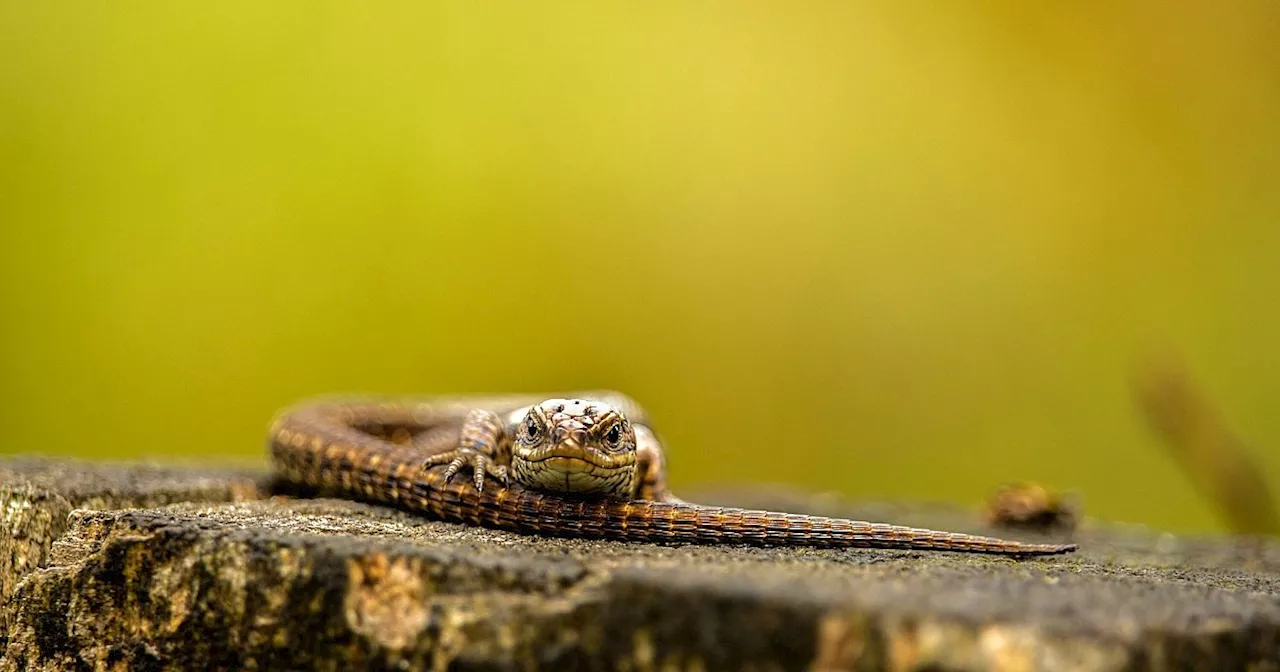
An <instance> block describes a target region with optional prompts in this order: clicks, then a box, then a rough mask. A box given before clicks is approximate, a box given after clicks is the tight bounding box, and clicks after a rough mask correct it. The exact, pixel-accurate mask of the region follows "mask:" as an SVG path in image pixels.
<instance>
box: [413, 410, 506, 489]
mask: <svg viewBox="0 0 1280 672" xmlns="http://www.w3.org/2000/svg"><path fill="white" fill-rule="evenodd" d="M440 464H448V465H449V466H448V468H446V469H445V472H444V480H445V482H446V483H447V482H449V481H450V480H452V479H453V477H454V476H456V475H457V474H458V471H459V470H461V469H462V468H463V467H470V468H471V471H472V479H473V481H474V482H475V485H476V490H480V491H483V490H484V477H485V474H488V475H490V476H493V477H494V478H496V479H498V480H499V481H501V482H502V483H504V484H505V483H506V482H507V476H508V467H509V466H510V465H511V435H510V432H508V431H507V426H506V422H505V421H504V420H503V419H502V416H500V415H498V414H497V413H494V412H493V411H491V410H488V409H483V408H475V409H472V410H471V411H470V412H469V413H468V414H467V417H466V420H464V421H463V422H462V427H461V429H460V430H459V431H458V433H457V443H456V444H455V447H454V448H452V449H450V450H445V451H442V452H437V453H434V454H431V455H428V456H427V457H426V458H424V459H423V460H422V468H423V469H427V468H430V467H434V466H436V465H440Z"/></svg>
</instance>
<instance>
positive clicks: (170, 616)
mask: <svg viewBox="0 0 1280 672" xmlns="http://www.w3.org/2000/svg"><path fill="white" fill-rule="evenodd" d="M58 473H60V474H62V476H61V477H54V476H51V475H52V474H58ZM76 474H78V475H76ZM131 489H132V492H131ZM270 495H271V490H270V486H269V479H268V478H266V477H265V476H264V474H262V473H261V472H252V471H249V472H218V471H202V470H198V469H188V470H173V469H155V468H142V467H139V468H136V469H135V468H131V467H100V466H95V465H92V464H86V463H68V462H49V461H36V462H31V461H25V462H17V461H11V462H7V463H6V462H0V496H2V497H3V498H4V499H3V500H2V501H3V502H4V503H5V504H6V509H5V511H6V517H5V531H6V537H5V538H4V539H3V540H0V543H3V550H4V554H3V555H0V562H2V561H4V560H5V558H9V560H8V564H7V565H6V566H3V567H0V570H3V572H4V574H3V576H0V587H7V588H6V592H5V593H3V596H4V597H6V598H7V599H6V602H5V606H4V621H3V622H4V624H5V627H4V630H3V631H0V647H3V648H0V650H2V651H3V653H4V657H3V659H2V660H0V669H3V670H20V669H106V668H248V669H255V668H256V669H298V668H306V669H312V668H315V669H354V668H395V669H406V668H408V669H412V668H425V669H434V668H445V667H454V668H458V667H462V668H471V667H479V668H504V669H505V668H535V667H538V668H549V669H577V668H616V669H631V670H645V669H658V668H665V669H707V670H712V669H804V668H810V669H866V670H876V669H896V670H912V669H930V670H969V669H973V670H979V669H982V670H985V669H1007V670H1035V669H1044V670H1068V669H1071V670H1078V669H1101V670H1130V669H1238V668H1245V667H1248V666H1250V665H1252V666H1253V668H1252V669H1255V670H1267V669H1273V670H1274V669H1280V666H1277V665H1276V663H1275V661H1276V656H1277V653H1276V652H1277V649H1278V648H1280V600H1278V599H1277V594H1278V591H1280V572H1278V571H1277V570H1280V544H1277V543H1276V542H1274V541H1270V540H1258V539H1242V538H1203V539H1195V540H1191V539H1183V538H1179V537H1175V536H1172V535H1163V534H1158V533H1153V532H1150V531H1147V530H1144V529H1141V528H1117V527H1107V526H1101V525H1097V524H1093V525H1090V524H1088V523H1087V522H1086V526H1085V529H1083V530H1082V531H1081V532H1080V533H1079V534H1078V535H1077V541H1079V542H1080V543H1081V545H1082V551H1081V552H1080V553H1078V554H1076V555H1072V556H1064V557H1055V558H1048V559H1041V560H1024V561H1017V560H1009V559H1004V558H998V557H995V558H993V557H985V556H973V555H962V554H949V553H938V554H929V553H918V552H901V551H872V550H814V549H758V548H740V547H727V548H715V547H698V546H659V545H652V544H628V543H615V542H593V541H580V540H579V541H575V540H564V539H548V538H539V537H534V536H524V535H518V534H512V533H507V532H502V531H496V530H486V529H478V528H472V527H467V526H463V525H455V524H449V523H442V522H437V521H430V520H425V519H422V518H420V517H417V516H414V515H411V514H408V513H405V512H400V511H396V510H392V509H387V508H383V507H377V506H370V505H365V504H359V503H354V502H345V501H339V500H328V499H314V500H308V499H295V498H287V497H277V496H270ZM692 498H694V497H691V499H692ZM696 499H697V501H702V500H704V499H705V500H706V501H716V502H717V503H725V504H737V505H748V506H755V505H767V506H768V507H770V508H783V509H791V510H796V511H800V512H813V513H823V514H836V515H849V516H853V517H861V518H868V519H876V520H889V521H892V522H897V523H904V524H913V525H922V526H931V527H942V528H945V529H956V530H960V531H973V532H991V530H985V529H983V528H982V527H981V526H980V524H979V523H978V516H977V514H976V513H974V512H969V511H961V510H957V509H953V508H947V507H939V506H897V507H894V506H887V505H871V504H868V505H852V504H848V503H842V502H840V501H838V500H834V499H830V498H827V499H815V498H808V497H799V496H788V495H777V494H775V495H772V496H766V495H764V494H760V493H755V494H738V493H720V494H718V495H715V496H714V497H712V496H709V495H704V496H703V497H699V498H696ZM125 506H128V507H134V508H127V509H126V508H121V507H125ZM14 558H21V561H18V560H14Z"/></svg>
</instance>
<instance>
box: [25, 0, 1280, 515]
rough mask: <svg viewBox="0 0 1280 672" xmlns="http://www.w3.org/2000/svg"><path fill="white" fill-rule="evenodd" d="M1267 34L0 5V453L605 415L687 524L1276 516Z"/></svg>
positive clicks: (1264, 4) (1068, 10) (959, 12)
mask: <svg viewBox="0 0 1280 672" xmlns="http://www.w3.org/2000/svg"><path fill="white" fill-rule="evenodd" d="M1278 120H1280V4H1277V3H1275V2H1274V1H1271V0H1259V1H1256V2H1238V3H1226V4H1221V5H1214V4H1205V3H1189V2H1188V3H1173V4H1170V3H1164V2H1155V1H1154V0H1149V1H1145V2H1128V3H1125V2H1122V3H1118V4H1116V3H1082V4H1073V5H1066V6H1028V5H1023V4H1021V3H1003V4H997V5H982V6H978V5H972V4H967V3H933V4H919V3H900V2H884V3H811V4H801V5H792V4H787V3H685V2H678V3H657V4H654V3H588V2H580V3H568V2H547V3H531V2H519V3H496V4H495V3H487V4H486V3H481V4H476V3H462V2H457V3H438V2H424V3H402V4H401V3H397V4H391V5H388V4H380V3H374V4H366V3H323V2H321V3H317V2H308V3H301V2H273V3H256V2H241V1H236V2H221V3H205V4H197V3H173V2H137V3H79V2H73V3H41V2H18V1H17V0H3V1H0V287H2V289H0V311H2V312H0V315H3V318H0V325H3V338H2V339H0V353H2V354H0V385H2V387H0V402H2V404H0V408H3V411H0V423H2V429H3V437H4V438H3V440H2V441H0V453H25V452H43V453H50V454H74V455H80V456H86V457H93V458H103V459H106V458H112V459H114V458H134V457H155V456H163V457H165V458H169V459H192V458H199V459H226V460H235V461H241V462H243V461H245V460H252V459H257V458H259V457H260V456H261V454H262V450H263V446H262V442H263V435H264V429H265V427H266V424H267V422H268V421H269V419H270V417H271V415H272V413H273V412H274V411H275V410H276V409H277V408H279V407H281V406H283V405H285V404H288V403H291V402H293V401H296V400H298V399H299V398H302V397H306V396H310V395H314V394H321V393H333V392H344V391H350V392H378V393H411V392H415V393H448V392H484V391H540V390H560V389H567V388H568V389H572V388H581V387H601V386H607V387H615V388H620V389H623V390H626V391H628V392H630V393H632V394H633V395H635V396H637V397H639V398H640V399H641V400H643V401H645V402H647V404H648V405H649V406H651V407H652V410H653V415H654V416H655V417H656V420H657V423H658V426H659V429H660V431H662V433H663V435H664V438H666V440H667V442H668V443H669V444H670V446H671V448H670V450H671V455H670V458H669V460H670V464H671V467H672V471H673V480H674V483H675V486H676V487H677V488H678V489H681V488H683V489H689V488H694V487H697V486H699V485H708V484H712V483H715V484H726V483H734V484H741V483H760V482H766V483H789V484H793V485H796V486H800V487H805V488H810V489H821V490H832V491H838V492H840V493H843V494H846V495H849V496H866V497H901V498H926V499H946V500H955V501H960V502H965V503H977V502H978V501H980V500H981V498H982V497H984V496H985V494H986V493H988V492H990V491H991V490H992V489H993V488H994V487H995V486H996V485H997V484H999V483H1002V482H1005V481H1011V480H1022V479H1032V480H1037V481H1041V482H1044V483H1046V484H1049V485H1051V486H1053V487H1058V488H1070V489H1075V490H1077V491H1079V492H1080V493H1081V496H1082V499H1083V502H1084V505H1085V508H1086V511H1087V512H1088V513H1091V514H1094V515H1098V516H1102V517H1105V518H1113V519H1121V520H1129V521H1135V522H1145V523H1151V524H1154V525H1158V526H1162V527H1170V528H1174V529H1214V528H1217V527H1219V526H1220V525H1221V523H1220V522H1219V520H1218V519H1217V518H1216V517H1215V514H1214V510H1213V508H1212V506H1211V505H1210V503H1208V502H1205V501H1204V500H1203V499H1202V498H1201V497H1200V496H1199V495H1198V494H1197V492H1196V491H1195V490H1194V489H1193V488H1192V487H1191V486H1190V484H1189V481H1188V479H1187V478H1186V476H1185V475H1184V474H1182V473H1181V472H1180V471H1179V470H1178V468H1177V467H1176V466H1175V464H1174V463H1173V461H1172V460H1171V459H1170V457H1169V456H1168V455H1167V454H1166V453H1165V452H1164V451H1163V449H1162V448H1161V447H1160V446H1159V445H1158V444H1157V443H1156V442H1155V441H1154V440H1153V439H1152V438H1151V437H1150V436H1149V434H1148V432H1147V431H1146V430H1145V428H1144V426H1143V425H1142V423H1141V421H1140V419H1139V418H1138V417H1137V416H1136V415H1135V413H1134V409H1133V404H1132V399H1131V395H1130V390H1129V386H1128V380H1129V375H1130V373H1131V371H1132V368H1133V366H1134V364H1135V362H1136V361H1138V360H1140V359H1141V358H1142V357H1144V356H1146V355H1147V354H1148V353H1150V352H1152V351H1158V352H1162V353H1168V352H1173V353H1177V354H1176V356H1177V357H1179V358H1180V359H1181V361H1184V362H1185V363H1186V364H1187V366H1188V367H1189V368H1190V369H1191V370H1192V371H1194V372H1195V374H1196V376H1197V378H1198V379H1199V380H1200V381H1201V383H1202V384H1203V386H1204V389H1205V393H1206V394H1208V395H1209V396H1210V397H1212V398H1213V399H1214V400H1215V401H1216V403H1218V404H1219V406H1220V409H1221V411H1222V412H1223V415H1224V416H1225V417H1226V418H1227V419H1228V421H1229V422H1230V423H1231V425H1232V426H1233V427H1234V428H1236V429H1237V430H1238V431H1239V432H1240V434H1241V436H1242V437H1244V438H1245V439H1246V440H1247V442H1248V445H1249V446H1250V447H1251V449H1252V450H1254V451H1255V454H1256V456H1257V458H1258V460H1259V464H1260V465H1261V469H1263V470H1264V471H1265V472H1266V477H1267V479H1268V480H1269V481H1271V482H1272V483H1277V484H1280V412H1277V409H1280V355H1277V344H1280V310H1277V307H1278V306H1280V270H1278V268H1280V178H1278V177H1277V176H1278V175H1280V123H1277V121H1278Z"/></svg>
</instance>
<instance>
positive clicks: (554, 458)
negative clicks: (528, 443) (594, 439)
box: [515, 442, 630, 469]
mask: <svg viewBox="0 0 1280 672" xmlns="http://www.w3.org/2000/svg"><path fill="white" fill-rule="evenodd" d="M515 456H516V457H517V458H519V459H522V460H524V461H525V462H530V463H540V464H541V465H542V466H544V467H549V468H553V469H554V468H565V469H575V468H576V469H581V468H583V467H588V468H590V467H594V468H597V469H619V468H622V467H626V466H628V465H629V464H630V462H628V461H627V460H622V459H619V457H621V456H618V455H608V454H605V453H604V452H602V451H600V450H598V449H596V448H594V447H591V446H584V445H581V444H577V443H567V442H566V443H559V444H556V445H554V446H548V447H545V448H534V449H528V448H520V447H517V448H516V450H515Z"/></svg>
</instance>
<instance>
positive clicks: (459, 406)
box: [270, 392, 1076, 556]
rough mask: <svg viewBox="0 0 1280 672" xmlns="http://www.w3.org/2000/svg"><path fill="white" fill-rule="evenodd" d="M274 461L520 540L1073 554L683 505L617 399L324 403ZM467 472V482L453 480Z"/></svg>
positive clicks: (334, 485) (301, 421) (297, 473)
mask: <svg viewBox="0 0 1280 672" xmlns="http://www.w3.org/2000/svg"><path fill="white" fill-rule="evenodd" d="M270 451H271V457H272V461H273V463H274V465H275V468H276V470H277V472H278V473H279V474H280V475H281V476H282V477H283V478H284V479H286V480H288V481H291V482H295V483H298V484H302V485H307V486H311V487H315V488H319V489H320V490H322V491H324V492H328V493H336V494H339V495H342V496H347V497H352V498H355V499H362V500H366V501H371V502H377V503H383V504H391V505H395V506H400V507H403V508H406V509H409V510H412V511H417V512H421V513H425V514H428V515H430V516H433V517H436V518H439V519H443V520H449V521H455V522H463V523H470V524H473V525H484V526H490V527H497V528H502V529H507V530H512V531H515V532H522V533H533V534H545V535H552V536H570V537H588V538H605V539H615V540H620V541H648V542H692V543H704V544H706V543H738V544H752V545H759V546H822V547H848V548H896V549H907V550H928V551H961V552H970V553H994V554H1001V555H1010V556H1031V555H1053V554H1058V553H1069V552H1071V551H1074V550H1075V549H1076V546H1075V545H1074V544H1031V543H1022V542H1017V541H1006V540H1003V539H995V538H992V537H981V536H975V535H969V534H960V533H955V532H939V531H934V530H924V529H917V528H910V527H901V526H897V525H887V524H883V523H868V522H862V521H856V520H843V519H839V518H826V517H820V516H805V515H797V514H789V513H774V512H770V511H752V510H746V509H734V508H723V507H714V506H702V505H698V504H690V503H687V502H683V501H680V500H678V499H676V498H675V497H674V496H672V495H671V493H670V491H669V490H668V489H667V485H666V474H665V470H664V467H663V456H662V448H661V445H660V444H659V442H658V439H657V436H656V435H655V434H654V433H653V431H652V430H651V429H650V428H649V426H648V420H647V419H646V417H645V414H644V411H643V409H641V408H640V406H639V405H638V404H636V403H635V402H634V401H632V400H631V399H629V398H627V397H626V396H624V395H621V394H618V393H616V392H585V393H577V394H574V395H570V396H569V397H567V398H559V399H545V400H543V399H541V398H534V397H506V398H484V399H481V398H457V399H423V400H398V401H376V400H335V401H319V402H314V403H311V404H307V405H303V406H300V407H297V408H294V409H291V410H289V411H286V412H284V413H282V414H281V415H280V416H279V417H277V419H276V421H275V423H274V424H273V426H272V429H271V435H270ZM464 468H465V469H469V470H470V471H471V472H472V473H471V476H472V477H471V479H470V480H469V481H468V480H467V479H456V480H454V476H455V475H456V474H458V473H459V472H460V471H462V470H463V469H464ZM487 477H492V479H493V480H496V481H498V484H496V485H494V484H490V483H486V481H487Z"/></svg>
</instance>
